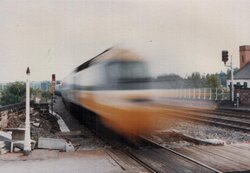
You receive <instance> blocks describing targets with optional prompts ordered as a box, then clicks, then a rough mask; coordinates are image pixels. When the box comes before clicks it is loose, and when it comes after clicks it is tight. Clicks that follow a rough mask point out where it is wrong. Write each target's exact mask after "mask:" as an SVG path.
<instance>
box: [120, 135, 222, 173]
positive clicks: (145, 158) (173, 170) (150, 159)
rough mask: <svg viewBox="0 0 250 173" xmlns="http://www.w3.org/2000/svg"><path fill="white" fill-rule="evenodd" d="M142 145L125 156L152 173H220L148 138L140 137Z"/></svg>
mask: <svg viewBox="0 0 250 173" xmlns="http://www.w3.org/2000/svg"><path fill="white" fill-rule="evenodd" d="M141 139H142V140H143V143H147V144H146V145H145V144H144V145H143V146H140V147H139V149H129V150H127V151H126V152H124V153H125V154H127V155H128V156H129V157H131V158H133V159H134V160H135V161H136V162H137V163H139V164H140V165H142V166H143V167H144V168H145V169H147V170H148V171H149V172H152V173H165V172H170V173H182V172H189V173H196V172H207V173H212V172H213V173H221V171H219V170H217V169H214V168H212V167H210V166H208V165H206V164H204V163H201V162H199V161H197V160H194V159H192V158H190V157H188V156H186V155H183V154H181V153H179V152H176V151H174V150H172V149H169V148H167V147H164V146H162V145H160V144H158V143H156V142H154V141H152V140H150V139H148V138H145V137H141Z"/></svg>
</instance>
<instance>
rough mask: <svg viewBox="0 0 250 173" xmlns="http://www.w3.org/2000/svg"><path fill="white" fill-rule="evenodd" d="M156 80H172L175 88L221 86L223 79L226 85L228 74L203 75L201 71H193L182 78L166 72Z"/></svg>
mask: <svg viewBox="0 0 250 173" xmlns="http://www.w3.org/2000/svg"><path fill="white" fill-rule="evenodd" d="M156 81H165V82H168V83H169V82H171V86H174V88H219V87H220V86H221V84H222V81H223V84H224V86H226V74H225V73H220V74H218V73H215V74H207V75H201V74H200V73H199V72H193V73H192V74H191V75H189V76H187V77H186V78H182V77H180V76H179V75H177V74H164V75H160V76H158V77H157V79H156ZM173 82H174V83H175V84H173Z"/></svg>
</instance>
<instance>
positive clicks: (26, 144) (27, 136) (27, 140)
mask: <svg viewBox="0 0 250 173" xmlns="http://www.w3.org/2000/svg"><path fill="white" fill-rule="evenodd" d="M26 75H27V80H26V117H25V136H24V149H23V150H24V154H25V155H28V154H29V153H30V152H31V143H30V142H31V140H30V82H29V75H30V69H29V67H28V68H27V71H26Z"/></svg>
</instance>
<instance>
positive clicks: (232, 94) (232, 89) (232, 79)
mask: <svg viewBox="0 0 250 173" xmlns="http://www.w3.org/2000/svg"><path fill="white" fill-rule="evenodd" d="M230 58H231V64H230V68H231V99H232V102H234V86H233V83H234V76H233V75H234V73H233V71H234V70H233V58H232V55H231V56H230Z"/></svg>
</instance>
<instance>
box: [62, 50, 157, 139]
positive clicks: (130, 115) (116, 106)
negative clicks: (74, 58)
mask: <svg viewBox="0 0 250 173" xmlns="http://www.w3.org/2000/svg"><path fill="white" fill-rule="evenodd" d="M150 93H151V91H150V75H149V72H148V67H147V64H146V63H145V61H144V60H143V58H142V57H140V56H139V55H137V54H135V53H133V52H132V51H129V50H126V49H121V48H111V49H108V50H106V51H104V52H103V53H101V54H99V55H98V56H96V57H94V58H92V59H91V60H89V61H87V62H85V63H83V64H82V65H80V66H79V67H77V68H76V69H75V70H74V71H73V72H72V73H71V74H70V75H69V76H68V77H66V78H65V80H64V81H63V83H62V98H63V100H64V102H65V103H66V104H70V105H72V104H73V105H77V106H81V107H82V108H85V109H87V110H89V111H91V112H94V113H95V114H96V115H97V116H98V118H99V119H100V120H101V122H102V123H103V124H104V125H105V126H106V127H108V128H110V129H112V130H114V131H115V132H117V133H119V134H121V135H123V136H134V135H135V134H141V133H143V134H145V133H149V132H151V131H152V130H154V128H155V127H156V126H155V123H156V122H157V116H156V114H157V111H159V110H158V109H159V108H157V107H155V106H153V105H152V104H151V103H152V98H151V94H150ZM81 116H84V114H83V115H81Z"/></svg>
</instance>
